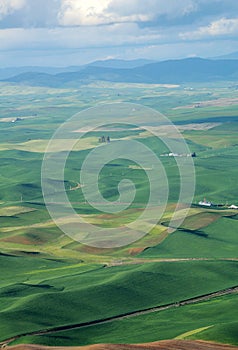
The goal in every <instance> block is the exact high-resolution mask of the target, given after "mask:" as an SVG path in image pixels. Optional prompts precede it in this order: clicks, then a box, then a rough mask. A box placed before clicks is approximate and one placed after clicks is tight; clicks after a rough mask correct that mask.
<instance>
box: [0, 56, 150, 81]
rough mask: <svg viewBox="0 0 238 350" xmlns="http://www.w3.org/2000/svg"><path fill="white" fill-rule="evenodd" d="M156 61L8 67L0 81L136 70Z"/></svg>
mask: <svg viewBox="0 0 238 350" xmlns="http://www.w3.org/2000/svg"><path fill="white" fill-rule="evenodd" d="M153 62H156V61H152V60H147V59H137V60H128V61H126V60H117V59H108V60H99V61H94V62H91V63H88V64H85V65H81V66H69V67H37V66H33V67H31V66H25V67H8V68H0V80H3V79H8V78H11V77H14V76H16V75H19V74H23V73H46V74H53V75H54V74H59V73H66V72H78V71H80V70H82V69H85V68H86V67H90V66H92V67H95V66H96V67H103V68H117V69H120V68H136V67H140V66H144V65H145V64H149V63H153Z"/></svg>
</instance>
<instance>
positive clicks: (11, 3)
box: [0, 0, 26, 19]
mask: <svg viewBox="0 0 238 350" xmlns="http://www.w3.org/2000/svg"><path fill="white" fill-rule="evenodd" d="M25 5H26V0H0V19H2V18H4V17H5V16H7V15H9V14H11V13H12V12H14V11H17V10H20V9H21V8H23V7H24V6H25Z"/></svg>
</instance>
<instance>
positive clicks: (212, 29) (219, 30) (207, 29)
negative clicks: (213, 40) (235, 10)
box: [180, 18, 238, 40]
mask: <svg viewBox="0 0 238 350" xmlns="http://www.w3.org/2000/svg"><path fill="white" fill-rule="evenodd" d="M235 34H238V18H233V19H228V18H221V19H219V20H217V21H213V22H212V23H210V24H209V25H208V26H204V27H200V28H198V29H197V30H195V31H192V32H187V33H180V37H181V38H182V39H184V40H187V39H188V40H195V39H204V38H206V37H215V36H226V35H228V36H229V35H235Z"/></svg>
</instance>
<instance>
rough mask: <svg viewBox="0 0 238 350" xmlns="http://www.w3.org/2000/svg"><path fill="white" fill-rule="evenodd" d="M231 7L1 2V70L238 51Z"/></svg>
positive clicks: (225, 0) (81, 0)
mask: <svg viewBox="0 0 238 350" xmlns="http://www.w3.org/2000/svg"><path fill="white" fill-rule="evenodd" d="M237 42H238V1H237V0H181V1H178V0H0V65H1V66H2V67H4V66H23V65H44V66H47V65H48V66H67V65H80V64H85V63H88V62H90V61H94V60H98V59H108V58H122V59H135V58H149V59H153V60H162V59H168V58H181V57H192V56H201V57H213V56H219V55H224V54H227V53H230V52H233V51H238V46H237Z"/></svg>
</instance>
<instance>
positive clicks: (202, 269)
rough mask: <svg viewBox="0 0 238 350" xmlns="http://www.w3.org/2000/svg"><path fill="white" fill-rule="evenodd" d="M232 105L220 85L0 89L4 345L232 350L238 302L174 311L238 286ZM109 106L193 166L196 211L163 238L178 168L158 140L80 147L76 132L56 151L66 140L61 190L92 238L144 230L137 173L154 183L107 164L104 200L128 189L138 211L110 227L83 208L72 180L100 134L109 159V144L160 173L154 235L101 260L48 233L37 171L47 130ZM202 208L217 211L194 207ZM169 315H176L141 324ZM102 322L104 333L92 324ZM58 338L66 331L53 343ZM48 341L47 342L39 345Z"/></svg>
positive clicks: (232, 297) (114, 136)
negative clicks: (157, 166) (125, 106)
mask: <svg viewBox="0 0 238 350" xmlns="http://www.w3.org/2000/svg"><path fill="white" fill-rule="evenodd" d="M211 101H213V102H211ZM237 101H238V90H237V88H236V86H235V85H233V84H232V83H230V82H224V83H221V82H219V83H211V84H208V83H207V84H202V85H201V84H195V83H194V84H190V85H189V86H188V85H186V86H185V85H184V86H183V85H156V84H154V85H149V84H148V85H147V84H129V83H128V84H126V83H125V84H124V83H109V82H108V83H107V82H95V83H91V84H87V85H82V86H80V87H77V88H76V87H75V88H46V87H26V86H24V87H22V86H20V85H17V84H15V85H13V84H7V83H1V84H0V102H1V115H0V129H1V139H0V157H1V162H0V253H1V254H0V276H1V281H0V342H6V341H7V343H9V344H19V343H34V344H43V345H52V346H80V345H88V344H96V343H147V342H152V341H159V340H165V339H175V338H176V339H177V338H178V339H190V340H194V339H196V340H197V339H199V340H207V341H214V342H219V343H229V344H233V345H238V338H237V325H238V319H237V313H236V305H237V292H234V293H231V294H224V295H223V294H222V293H221V295H217V296H216V297H212V298H209V296H208V298H207V300H202V301H200V302H195V303H193V304H187V305H179V303H180V302H181V301H184V300H190V299H192V298H196V297H199V296H203V295H210V294H212V293H214V292H219V291H221V292H222V291H224V290H229V288H233V287H237V286H238V273H237V272H238V270H237V268H238V261H237V259H238V256H237V247H238V219H237V218H238V213H237V210H232V209H229V206H230V205H231V204H236V205H238V188H237V168H236V162H237V156H238V143H237V132H238V115H237V108H238V105H237ZM109 102H110V103H112V102H130V103H137V104H143V105H144V106H147V107H150V108H154V109H155V110H157V111H160V112H162V113H164V114H165V115H166V116H167V117H168V118H169V119H170V120H172V122H173V123H174V124H175V125H176V126H177V128H178V129H179V130H180V131H181V133H182V135H183V138H184V139H185V140H186V142H187V145H188V147H189V150H190V152H191V153H193V152H195V153H196V155H197V156H196V157H195V158H194V159H193V161H194V166H195V174H196V189H195V195H194V199H193V203H192V206H191V208H190V209H189V211H188V215H187V217H186V219H185V220H184V221H183V223H182V224H181V225H180V226H179V227H176V229H175V230H174V232H170V230H168V227H172V226H173V225H174V226H176V220H174V221H173V220H172V221H171V219H172V216H173V212H174V210H175V207H176V203H177V201H178V197H179V172H178V169H177V168H176V159H175V157H169V156H164V155H165V154H167V153H168V152H169V150H168V147H166V145H165V144H164V143H163V142H162V141H161V140H160V139H158V137H155V136H154V135H152V134H150V133H148V132H147V131H146V130H138V129H137V128H136V127H132V126H131V127H125V126H123V127H118V125H116V126H114V128H113V127H112V126H111V127H110V128H108V129H106V131H105V130H104V131H103V130H95V131H92V132H88V133H87V132H86V133H85V135H84V137H83V138H81V139H79V140H78V135H79V134H80V130H74V132H72V133H71V139H69V138H68V135H66V136H65V139H64V138H62V139H59V140H58V142H59V143H60V145H61V147H62V149H63V151H67V150H68V148H69V145H70V143H71V142H72V141H74V140H76V143H75V145H74V149H73V151H71V152H70V153H69V157H68V159H67V162H66V167H65V173H64V176H65V179H64V186H65V190H66V193H67V196H68V198H69V200H70V202H71V203H72V205H73V208H74V210H75V212H76V213H77V214H79V215H80V216H81V217H83V218H84V219H85V220H86V221H87V222H89V223H91V224H93V225H96V226H97V227H100V228H105V229H106V228H112V227H120V226H122V225H126V224H128V223H130V222H133V221H134V220H136V219H137V218H138V217H139V216H140V214H141V212H142V211H143V210H144V209H145V207H146V203H147V201H148V198H149V181H148V178H147V173H146V171H145V170H147V171H148V172H149V171H151V168H150V167H148V169H144V170H143V169H142V168H141V167H140V166H138V164H137V163H136V162H133V161H131V160H128V159H126V157H125V158H118V159H114V160H112V161H110V162H109V163H107V164H106V165H105V166H104V167H103V169H102V171H101V172H100V176H99V188H100V191H101V193H102V195H103V197H104V198H106V199H107V200H108V201H111V202H115V201H117V200H118V197H119V191H118V183H119V182H120V181H121V180H123V179H124V178H126V179H129V180H131V181H133V182H134V184H135V188H136V195H135V198H134V200H133V201H132V203H131V204H130V206H129V207H127V208H126V209H125V210H123V211H122V212H120V213H103V212H101V211H100V210H98V209H97V208H94V207H93V206H92V205H90V203H88V202H87V201H85V199H84V192H83V190H84V188H83V184H81V183H80V175H79V173H80V170H81V168H82V164H83V161H84V159H85V157H86V156H87V155H88V154H89V153H90V151H91V150H94V149H97V148H98V146H99V141H98V139H99V137H101V136H102V134H105V135H106V136H107V133H108V131H109V132H110V138H111V144H108V145H106V147H107V150H108V154H109V155H111V153H112V154H113V151H110V146H111V145H112V144H113V142H116V140H119V141H121V142H122V141H123V140H136V141H139V142H142V143H143V144H144V145H146V146H147V147H149V148H150V149H152V150H153V151H154V153H155V154H156V155H157V156H158V157H159V159H160V161H161V164H162V165H163V167H164V169H165V172H166V175H167V178H168V182H169V195H168V202H167V204H166V208H165V210H164V213H163V215H162V217H161V218H160V219H159V222H158V223H157V224H156V225H155V227H154V228H153V229H152V230H150V232H148V234H147V235H145V236H144V237H143V238H141V239H139V240H137V241H135V242H133V243H131V244H130V245H126V246H122V247H118V248H113V247H111V248H107V249H106V248H103V247H101V248H100V247H92V246H89V245H84V244H82V243H79V242H77V241H74V240H73V239H72V238H70V237H69V236H67V235H65V234H64V233H63V232H62V231H61V230H60V228H59V227H58V226H56V224H55V222H54V221H53V219H52V218H51V216H50V214H49V213H48V211H47V208H46V205H45V202H44V199H43V195H42V188H41V166H42V160H43V157H44V153H45V151H46V149H47V145H48V142H49V140H50V139H51V137H52V136H53V134H54V132H55V130H56V129H57V127H59V126H60V125H61V124H62V123H63V122H65V121H67V120H68V119H69V118H70V117H71V116H72V115H74V114H75V113H78V112H80V111H82V110H84V109H86V108H89V107H94V106H97V105H103V104H107V103H109ZM198 105H199V107H198ZM16 118H19V120H16ZM115 119H116V118H115ZM12 121H14V122H12ZM116 122H118V123H119V122H120V121H117V120H115V123H116ZM112 124H113V123H112ZM131 124H133V122H132V123H131ZM145 126H146V116H145ZM155 127H157V126H155ZM159 127H161V126H159ZM81 132H82V130H81ZM160 132H161V133H163V132H164V129H163V128H161V129H160ZM176 141H177V140H176ZM100 147H101V146H100ZM103 147H104V146H103ZM110 152H111V153H110ZM204 198H206V199H207V200H209V201H212V202H213V203H214V206H213V207H211V208H210V207H208V208H206V207H201V206H199V205H198V202H199V201H200V200H203V199H204ZM183 204H184V203H181V206H180V207H179V209H178V217H180V216H181V217H182V216H183V213H184V210H185V207H184V205H183ZM67 220H69V221H70V222H71V220H72V218H62V222H63V224H65V225H66V224H67V223H68V222H67ZM170 304H171V305H175V304H176V305H175V306H173V307H171V308H169V309H164V310H160V311H153V312H149V313H147V314H140V312H142V311H143V310H147V309H153V308H157V307H163V306H165V305H170ZM177 304H178V305H177ZM131 313H132V314H133V313H134V315H133V317H125V318H123V319H117V318H118V317H120V316H121V315H124V316H126V315H128V314H131ZM114 318H115V320H114ZM105 319H110V320H109V321H108V322H106V323H101V324H94V322H95V321H100V320H105ZM84 323H87V325H86V326H84V327H81V326H80V325H82V324H84ZM91 323H92V324H91ZM77 325H78V327H77ZM60 327H66V329H67V327H68V329H67V330H66V329H64V330H63V329H62V330H58V331H57V332H54V329H57V328H60ZM44 330H47V331H48V333H47V332H46V334H38V333H40V332H41V331H44ZM51 331H52V332H51ZM43 333H44V332H43Z"/></svg>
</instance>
